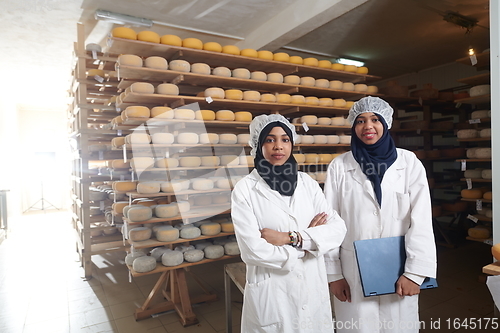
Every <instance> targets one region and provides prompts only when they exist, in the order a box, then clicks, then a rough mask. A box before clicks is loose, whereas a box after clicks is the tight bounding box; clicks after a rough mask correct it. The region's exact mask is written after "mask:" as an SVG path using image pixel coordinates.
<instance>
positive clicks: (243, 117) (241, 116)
mask: <svg viewBox="0 0 500 333" xmlns="http://www.w3.org/2000/svg"><path fill="white" fill-rule="evenodd" d="M245 92H247V91H245ZM259 98H260V96H259ZM234 120H235V121H245V122H250V121H252V113H250V112H248V111H238V112H235V113H234Z"/></svg>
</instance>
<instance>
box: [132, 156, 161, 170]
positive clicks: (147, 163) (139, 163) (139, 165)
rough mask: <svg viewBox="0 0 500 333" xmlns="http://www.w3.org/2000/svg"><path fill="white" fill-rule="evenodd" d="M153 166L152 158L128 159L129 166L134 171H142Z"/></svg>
mask: <svg viewBox="0 0 500 333" xmlns="http://www.w3.org/2000/svg"><path fill="white" fill-rule="evenodd" d="M154 164H155V160H154V158H152V157H147V156H144V157H132V158H131V159H130V166H131V167H132V168H133V169H135V170H144V169H147V168H150V167H152V166H153V165H154Z"/></svg>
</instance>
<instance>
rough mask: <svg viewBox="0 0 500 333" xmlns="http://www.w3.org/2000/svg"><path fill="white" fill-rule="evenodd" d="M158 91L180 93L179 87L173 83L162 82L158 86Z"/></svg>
mask: <svg viewBox="0 0 500 333" xmlns="http://www.w3.org/2000/svg"><path fill="white" fill-rule="evenodd" d="M156 92H157V93H158V94H161V95H174V96H177V95H179V87H178V86H177V85H175V84H172V83H161V84H159V85H158V86H157V87H156Z"/></svg>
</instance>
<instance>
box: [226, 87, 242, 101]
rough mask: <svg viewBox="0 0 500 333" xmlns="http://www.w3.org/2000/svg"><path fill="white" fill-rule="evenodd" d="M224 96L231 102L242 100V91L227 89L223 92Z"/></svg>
mask: <svg viewBox="0 0 500 333" xmlns="http://www.w3.org/2000/svg"><path fill="white" fill-rule="evenodd" d="M224 96H225V98H226V99H231V100H242V99H243V91H241V90H239V89H227V90H226V91H224Z"/></svg>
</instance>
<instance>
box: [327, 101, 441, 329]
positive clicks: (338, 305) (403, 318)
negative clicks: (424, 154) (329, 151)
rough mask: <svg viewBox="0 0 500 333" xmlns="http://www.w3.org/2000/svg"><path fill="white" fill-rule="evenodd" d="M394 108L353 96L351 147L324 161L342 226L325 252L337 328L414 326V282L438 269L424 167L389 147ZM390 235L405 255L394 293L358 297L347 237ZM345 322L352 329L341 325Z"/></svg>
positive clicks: (416, 284)
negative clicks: (335, 245)
mask: <svg viewBox="0 0 500 333" xmlns="http://www.w3.org/2000/svg"><path fill="white" fill-rule="evenodd" d="M392 114H393V110H392V108H391V107H390V105H389V104H388V103H387V102H386V101H384V100H382V99H380V98H378V97H365V98H362V99H361V100H359V101H358V102H356V103H355V104H354V105H353V107H352V108H351V109H350V111H349V116H348V119H349V121H350V122H351V124H352V141H351V151H350V152H347V153H345V154H342V155H341V156H339V157H337V158H336V159H334V160H333V161H332V163H331V164H330V166H329V167H328V172H327V178H326V182H325V195H326V198H327V200H328V202H329V203H330V204H331V205H332V207H333V208H334V209H335V210H336V211H337V212H338V213H339V215H340V216H341V217H342V219H344V221H345V223H346V226H347V234H346V237H345V239H344V241H343V243H342V246H341V248H340V254H339V253H338V252H337V253H335V252H331V253H330V254H328V255H327V256H325V258H326V264H327V270H328V281H329V282H331V283H330V291H331V292H332V293H333V294H334V295H335V299H334V308H335V319H336V321H337V322H338V325H337V327H339V329H338V330H337V332H370V333H373V332H418V327H419V326H418V321H419V318H418V294H419V292H420V287H419V285H420V284H421V283H422V282H423V280H424V278H425V277H435V276H436V247H435V243H434V234H433V230H432V221H431V217H432V213H431V201H430V194H429V187H428V183H427V178H426V174H425V169H424V167H423V165H422V163H421V162H420V161H419V160H418V159H417V157H416V156H415V154H414V153H412V152H410V151H407V150H404V149H399V148H396V147H395V145H394V141H393V140H392V138H391V136H390V134H389V132H388V129H389V128H391V125H392ZM393 236H405V249H406V257H407V259H406V262H405V266H404V273H403V275H401V276H400V278H399V279H398V281H397V284H396V294H389V295H382V296H371V297H364V296H363V291H362V286H361V283H360V277H359V271H358V267H357V262H356V258H355V253H354V248H353V242H354V241H356V240H362V239H373V238H383V237H393ZM347 322H349V323H354V325H353V324H350V325H349V328H351V329H345V328H346V327H345V326H344V329H340V326H341V324H343V323H347Z"/></svg>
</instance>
